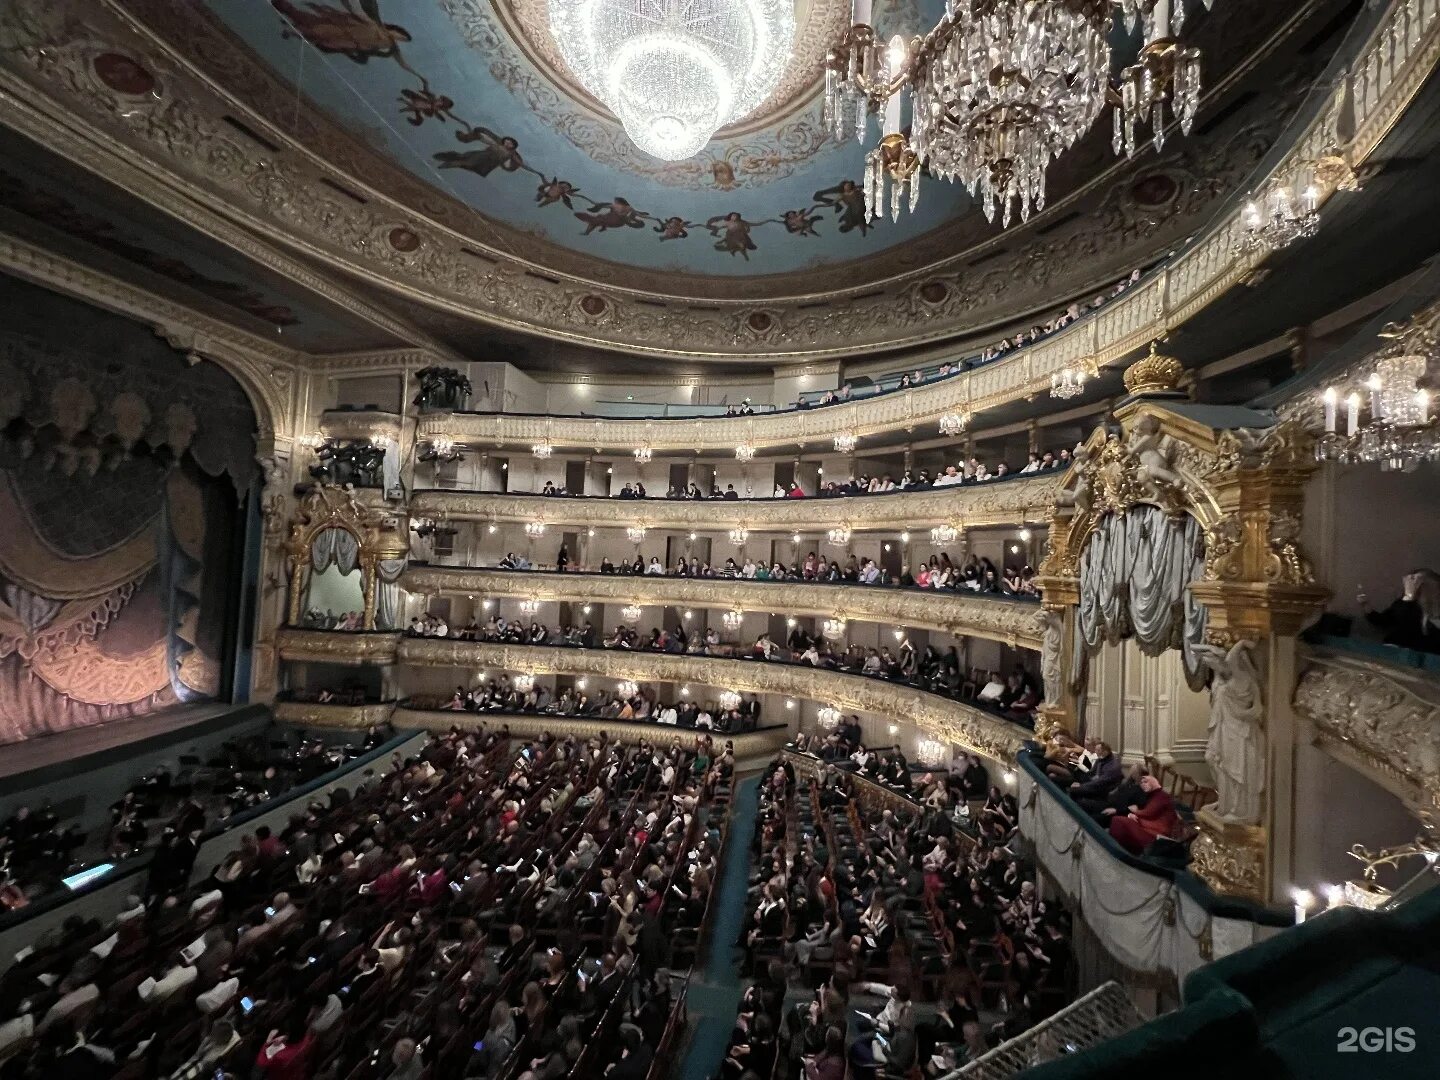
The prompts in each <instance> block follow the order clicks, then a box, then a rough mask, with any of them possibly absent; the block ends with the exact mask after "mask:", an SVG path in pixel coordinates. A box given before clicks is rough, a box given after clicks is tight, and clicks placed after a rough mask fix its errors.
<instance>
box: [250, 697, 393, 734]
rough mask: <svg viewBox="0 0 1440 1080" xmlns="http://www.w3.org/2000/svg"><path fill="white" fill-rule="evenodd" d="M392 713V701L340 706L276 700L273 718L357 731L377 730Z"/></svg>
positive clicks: (304, 725) (312, 725)
mask: <svg viewBox="0 0 1440 1080" xmlns="http://www.w3.org/2000/svg"><path fill="white" fill-rule="evenodd" d="M394 711H395V703H394V702H393V701H385V702H372V703H371V704H368V705H339V704H336V703H334V702H319V701H277V702H276V703H275V719H276V720H279V721H281V722H283V723H286V724H298V725H300V726H302V727H329V728H357V729H361V730H363V729H365V728H368V727H376V726H378V725H380V724H384V723H386V722H388V721H389V720H390V716H391V714H392V713H393V712H394Z"/></svg>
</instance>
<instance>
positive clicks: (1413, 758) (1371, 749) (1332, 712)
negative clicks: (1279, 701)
mask: <svg viewBox="0 0 1440 1080" xmlns="http://www.w3.org/2000/svg"><path fill="white" fill-rule="evenodd" d="M1295 710H1296V711H1297V712H1298V713H1300V715H1302V716H1304V717H1305V718H1306V719H1308V720H1309V721H1310V722H1311V723H1312V724H1314V725H1315V743H1316V745H1317V746H1319V747H1320V748H1321V749H1322V750H1325V751H1326V752H1327V753H1329V754H1330V755H1331V756H1333V757H1335V758H1336V759H1337V760H1339V761H1341V762H1343V763H1345V764H1347V765H1349V766H1351V767H1352V768H1355V769H1358V770H1359V771H1360V772H1362V773H1364V774H1365V775H1366V776H1368V777H1369V778H1370V779H1371V780H1373V781H1374V782H1375V783H1377V784H1379V785H1380V786H1381V787H1383V788H1385V789H1386V790H1388V791H1390V792H1392V793H1393V794H1395V795H1397V796H1399V797H1400V798H1401V799H1403V800H1404V801H1405V803H1406V804H1407V805H1408V806H1410V807H1411V808H1412V809H1414V810H1415V811H1417V812H1420V813H1429V814H1433V813H1435V812H1436V811H1440V676H1437V675H1436V674H1435V673H1434V672H1433V671H1425V670H1422V669H1419V668H1410V667H1404V666H1400V665H1398V664H1392V663H1387V662H1386V661H1385V660H1384V659H1383V658H1382V657H1379V656H1368V655H1361V654H1358V653H1346V652H1341V651H1339V650H1335V649H1318V648H1317V649H1314V650H1312V651H1311V653H1310V655H1309V656H1308V657H1307V659H1306V663H1305V669H1304V672H1303V674H1302V675H1301V676H1300V682H1299V685H1298V686H1297V687H1296V688H1295Z"/></svg>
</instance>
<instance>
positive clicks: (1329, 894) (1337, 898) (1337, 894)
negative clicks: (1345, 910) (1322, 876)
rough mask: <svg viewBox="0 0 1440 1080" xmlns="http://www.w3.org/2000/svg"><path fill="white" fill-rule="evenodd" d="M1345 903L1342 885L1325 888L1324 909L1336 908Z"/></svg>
mask: <svg viewBox="0 0 1440 1080" xmlns="http://www.w3.org/2000/svg"><path fill="white" fill-rule="evenodd" d="M1344 903H1345V888H1344V886H1342V885H1326V886H1325V907H1326V908H1327V909H1328V908H1337V907H1340V906H1341V905H1343V904H1344Z"/></svg>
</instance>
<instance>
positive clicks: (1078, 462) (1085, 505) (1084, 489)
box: [1056, 443, 1091, 514]
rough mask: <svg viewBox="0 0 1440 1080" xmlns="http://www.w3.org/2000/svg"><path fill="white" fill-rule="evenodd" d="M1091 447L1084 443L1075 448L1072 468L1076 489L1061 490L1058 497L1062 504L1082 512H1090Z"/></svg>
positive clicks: (1057, 499) (1057, 500)
mask: <svg viewBox="0 0 1440 1080" xmlns="http://www.w3.org/2000/svg"><path fill="white" fill-rule="evenodd" d="M1089 464H1090V448H1089V447H1087V446H1085V445H1084V444H1083V443H1082V444H1081V445H1080V446H1077V447H1076V448H1075V455H1074V457H1073V458H1072V461H1071V465H1070V468H1071V469H1072V470H1073V471H1074V473H1075V490H1074V491H1061V492H1060V494H1059V496H1058V497H1057V498H1056V502H1058V503H1059V504H1060V505H1061V506H1073V507H1075V509H1076V510H1079V511H1080V512H1081V513H1082V514H1087V513H1089V512H1090V502H1091V494H1090V473H1089V471H1088V467H1089Z"/></svg>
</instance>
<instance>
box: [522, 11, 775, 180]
mask: <svg viewBox="0 0 1440 1080" xmlns="http://www.w3.org/2000/svg"><path fill="white" fill-rule="evenodd" d="M550 29H551V31H552V33H553V34H554V37H555V43H556V45H557V46H559V49H560V54H561V55H562V56H563V57H564V58H565V62H566V63H567V64H568V65H569V66H570V69H571V70H572V71H573V72H574V73H575V75H576V76H577V77H578V78H579V80H580V81H581V82H582V83H583V84H584V85H585V88H586V89H587V90H589V91H590V92H591V93H592V94H594V95H595V96H596V97H597V98H599V99H600V100H601V101H602V102H604V103H605V104H606V105H607V106H609V108H610V109H611V110H612V111H613V112H614V113H615V115H616V116H618V117H619V118H620V122H621V123H622V124H624V125H625V133H626V134H627V135H629V136H630V138H631V139H632V140H633V141H634V143H635V145H636V146H638V147H639V148H640V149H641V150H644V151H645V152H646V153H647V154H651V155H653V156H654V157H657V158H662V159H664V160H665V161H681V160H684V159H685V158H688V157H693V156H694V155H695V154H697V153H699V152H700V150H701V148H702V147H704V145H705V144H706V143H708V142H709V141H710V137H711V136H712V135H714V134H715V132H716V131H717V130H718V129H720V128H722V127H724V126H725V125H726V124H729V123H731V122H732V121H735V120H739V119H740V118H741V117H743V116H745V115H747V114H748V113H750V112H752V111H753V110H754V109H755V108H756V106H758V105H759V104H760V103H761V102H762V101H764V100H765V99H766V98H767V97H769V96H770V92H771V91H772V90H774V89H775V85H776V83H777V82H778V81H779V79H780V75H781V72H782V71H783V70H784V68H785V63H786V61H787V60H788V59H789V57H790V46H791V43H792V42H793V41H794V38H795V4H794V0H550Z"/></svg>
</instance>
